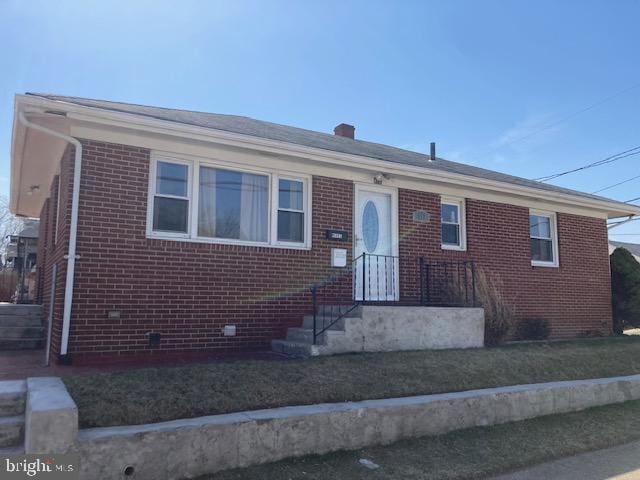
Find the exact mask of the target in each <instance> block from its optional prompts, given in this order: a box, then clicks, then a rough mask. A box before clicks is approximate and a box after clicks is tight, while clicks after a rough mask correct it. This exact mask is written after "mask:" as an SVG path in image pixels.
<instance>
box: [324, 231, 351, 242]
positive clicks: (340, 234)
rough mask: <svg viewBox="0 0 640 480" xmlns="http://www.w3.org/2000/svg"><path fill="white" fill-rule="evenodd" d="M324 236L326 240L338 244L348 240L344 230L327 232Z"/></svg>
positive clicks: (347, 234) (347, 233)
mask: <svg viewBox="0 0 640 480" xmlns="http://www.w3.org/2000/svg"><path fill="white" fill-rule="evenodd" d="M326 236H327V239H328V240H336V241H338V242H346V241H347V240H349V232H347V231H346V230H327V231H326Z"/></svg>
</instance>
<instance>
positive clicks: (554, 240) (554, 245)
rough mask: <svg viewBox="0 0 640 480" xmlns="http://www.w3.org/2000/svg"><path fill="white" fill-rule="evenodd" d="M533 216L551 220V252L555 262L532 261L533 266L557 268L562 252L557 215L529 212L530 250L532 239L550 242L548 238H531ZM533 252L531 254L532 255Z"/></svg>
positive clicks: (545, 212)
mask: <svg viewBox="0 0 640 480" xmlns="http://www.w3.org/2000/svg"><path fill="white" fill-rule="evenodd" d="M531 215H537V216H539V217H547V218H548V219H549V228H550V230H551V231H550V234H551V238H550V240H551V251H552V254H553V261H551V262H543V261H540V260H533V259H531V266H533V267H552V268H557V267H558V266H559V265H560V250H559V248H558V228H557V225H558V223H557V215H556V213H555V212H548V211H544V210H533V209H530V210H529V222H528V224H529V249H531V239H540V240H549V238H547V237H532V236H531ZM532 253H533V252H531V253H530V255H531V254H532Z"/></svg>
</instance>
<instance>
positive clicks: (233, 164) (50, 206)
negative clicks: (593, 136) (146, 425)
mask: <svg viewBox="0 0 640 480" xmlns="http://www.w3.org/2000/svg"><path fill="white" fill-rule="evenodd" d="M107 103H108V102H107ZM117 105H121V104H117ZM103 107H104V106H102V107H101V108H98V107H97V106H96V105H89V106H88V105H83V104H79V103H76V102H74V101H73V99H60V98H48V97H44V96H30V95H27V96H19V97H18V99H17V101H16V112H17V113H16V116H17V117H20V116H21V115H20V112H26V113H28V114H29V115H28V116H27V115H24V117H25V118H26V119H27V122H25V123H23V124H22V125H19V124H18V122H17V126H15V127H14V151H13V162H14V163H13V164H12V165H13V171H12V208H13V210H14V211H16V212H18V213H24V214H26V215H31V216H39V217H40V219H41V222H40V235H39V236H40V239H41V245H40V254H39V256H38V275H39V277H40V278H41V282H40V284H39V289H38V292H37V298H38V299H39V300H40V301H41V302H42V303H43V304H44V305H45V310H46V315H50V318H51V319H52V323H53V328H52V337H51V352H52V355H54V356H56V357H58V356H60V358H61V359H63V360H65V361H69V360H71V359H72V360H73V362H74V363H90V362H116V361H128V360H132V359H137V358H160V357H162V358H166V357H170V356H176V357H187V356H197V355H202V354H216V353H229V352H236V351H246V350H260V349H266V348H269V344H270V342H271V340H273V339H276V338H281V337H283V336H284V333H285V332H286V330H287V328H289V327H295V326H299V325H300V322H301V319H302V316H303V315H305V314H307V313H309V308H310V301H311V299H310V296H311V294H310V290H309V287H310V286H311V285H313V284H317V283H321V284H322V282H326V281H327V279H329V278H341V279H342V281H340V282H339V283H338V284H337V285H338V286H337V289H336V290H335V291H334V292H333V294H334V295H335V303H344V302H348V301H350V300H353V299H354V298H355V300H366V301H385V302H391V303H393V302H398V303H403V302H408V301H414V300H415V299H416V298H418V297H419V296H420V295H424V292H420V286H419V285H418V284H419V283H420V282H419V281H417V280H416V278H417V277H416V271H417V268H418V264H419V261H420V258H422V259H427V260H428V261H439V260H447V261H452V262H453V261H462V260H473V261H474V262H475V265H476V268H479V269H482V270H484V271H486V272H489V273H490V274H491V275H492V276H493V277H494V278H497V279H498V280H499V284H500V287H501V290H502V294H503V296H504V298H505V299H506V300H507V301H508V302H509V303H511V304H512V305H513V306H514V307H515V312H516V316H517V318H518V319H527V318H544V319H546V320H548V321H549V322H550V324H551V335H552V337H554V338H569V337H577V336H588V335H608V334H609V333H610V331H611V306H610V283H609V282H610V280H609V263H608V251H607V228H606V221H607V218H608V217H619V216H624V215H631V214H634V213H636V207H633V206H630V205H624V204H618V203H617V202H613V201H608V200H606V199H599V198H597V197H591V196H580V194H577V193H576V194H575V195H574V194H571V193H566V192H562V191H553V190H537V191H536V190H535V189H534V188H533V187H529V186H527V185H518V184H513V183H511V184H509V183H507V182H504V181H502V180H500V181H496V180H494V179H491V178H488V179H487V178H482V179H479V178H476V177H473V176H470V175H461V174H456V173H451V172H444V173H443V172H442V171H438V170H436V169H435V168H434V167H433V166H432V165H427V164H425V165H426V168H423V167H421V166H420V165H419V164H417V165H405V164H394V163H393V162H389V161H384V160H380V159H379V158H378V159H376V158H372V157H365V156H355V155H353V154H351V153H349V154H345V153H344V152H336V151H335V150H330V149H320V148H317V147H313V148H311V147H308V146H301V145H300V144H289V143H287V142H284V141H273V139H264V138H260V137H256V136H250V135H237V134H235V133H229V132H222V131H220V129H210V128H209V129H205V128H203V127H197V128H196V127H194V126H193V125H192V126H191V127H188V126H184V125H176V122H166V121H164V122H163V121H161V120H158V119H157V118H152V119H149V118H145V117H144V116H141V115H140V114H136V115H134V114H132V113H131V112H124V111H118V112H115V113H114V112H113V111H112V110H109V109H106V108H103ZM29 109H31V110H32V111H31V112H29ZM52 110H55V111H56V118H52V113H51V111H52ZM60 111H65V116H62V115H60V113H59V112H60ZM146 120H148V122H147V121H146ZM35 124H37V125H46V127H47V128H48V129H52V130H54V131H57V132H60V133H62V135H64V136H68V137H71V138H73V139H76V141H78V142H79V144H76V145H77V146H74V145H72V144H69V142H68V141H66V140H65V138H66V137H65V138H62V137H61V138H59V139H56V140H51V139H50V138H49V137H51V138H55V135H54V136H50V135H49V136H48V135H47V132H44V131H38V130H37V128H35V127H33V125H35ZM178 127H180V128H178ZM182 127H184V128H182ZM192 127H193V128H192ZM294 133H295V132H294ZM212 134H213V136H211V135H212ZM283 134H286V131H285V132H284V133H283ZM318 135H320V134H318ZM324 137H326V136H324ZM324 137H323V139H324ZM323 141H327V142H328V141H330V139H326V140H323ZM52 142H55V143H52ZM337 142H338V145H342V143H343V142H347V144H346V145H351V144H350V143H348V142H355V143H357V142H358V141H357V140H352V139H350V138H342V137H340V138H339V139H337ZM78 145H79V146H78ZM30 149H31V150H32V151H30ZM44 151H46V152H47V154H48V157H49V158H47V159H46V160H45V159H43V157H42V152H44ZM77 152H80V153H79V154H77ZM422 157H424V161H425V162H429V159H428V158H427V157H426V156H422ZM432 162H433V163H438V162H440V160H439V159H434V160H432ZM442 162H445V161H442ZM45 163H46V168H44V167H43V165H44V164H45ZM78 165H81V170H80V175H79V179H78V178H77V175H76V176H75V177H76V178H74V173H77V172H76V167H77V166H78ZM18 166H19V167H20V170H19V171H17V167H18ZM38 167H39V168H38ZM30 168H31V169H32V170H30ZM47 169H48V171H44V170H47ZM38 176H39V177H38ZM78 180H79V182H78ZM45 182H46V185H45ZM34 185H39V187H38V188H37V191H36V192H34V191H33V190H34V188H33V187H34ZM29 189H30V190H31V195H26V194H25V193H24V191H25V190H29ZM76 190H77V192H76V194H77V204H76V205H77V220H75V219H74V211H73V210H74V209H73V202H74V192H75V191H76ZM34 193H35V194H34ZM34 196H35V197H38V196H39V198H34ZM35 209H38V212H37V213H33V212H34V211H35ZM74 232H75V233H74ZM74 235H75V236H76V238H75V240H74V239H73V236H74ZM72 244H74V249H73V250H70V247H71V245H72ZM70 251H74V254H73V255H72V256H73V257H74V258H73V259H74V262H73V265H72V269H73V270H72V275H69V266H70V262H69V258H68V257H69V252H70ZM363 254H364V256H365V257H366V258H368V259H369V260H368V261H369V266H368V267H365V268H364V269H363V268H362V266H361V260H360V261H359V260H358V259H362V255H363ZM372 262H373V263H372ZM373 265H375V269H376V270H375V272H377V273H375V274H374V275H373V276H374V280H373V281H371V280H370V277H371V275H372V272H374V270H373V268H374V267H373ZM380 272H382V273H380ZM69 277H71V286H70V285H69ZM345 279H346V280H345ZM363 279H365V280H363ZM65 305H66V308H65Z"/></svg>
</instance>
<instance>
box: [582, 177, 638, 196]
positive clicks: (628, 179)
mask: <svg viewBox="0 0 640 480" xmlns="http://www.w3.org/2000/svg"><path fill="white" fill-rule="evenodd" d="M636 178H640V175H636V176H635V177H631V178H627V179H626V180H622V181H621V182H618V183H614V184H613V185H609V186H608V187H604V188H601V189H600V190H596V191H595V192H591V193H592V194H594V193H600V192H604V191H605V190H609V189H610V188H613V187H617V186H618V185H622V184H624V183H628V182H630V181H632V180H635V179H636Z"/></svg>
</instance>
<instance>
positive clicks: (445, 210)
mask: <svg viewBox="0 0 640 480" xmlns="http://www.w3.org/2000/svg"><path fill="white" fill-rule="evenodd" d="M441 213H442V221H443V222H450V223H458V206H457V205H448V204H446V203H443V204H442V208H441Z"/></svg>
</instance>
